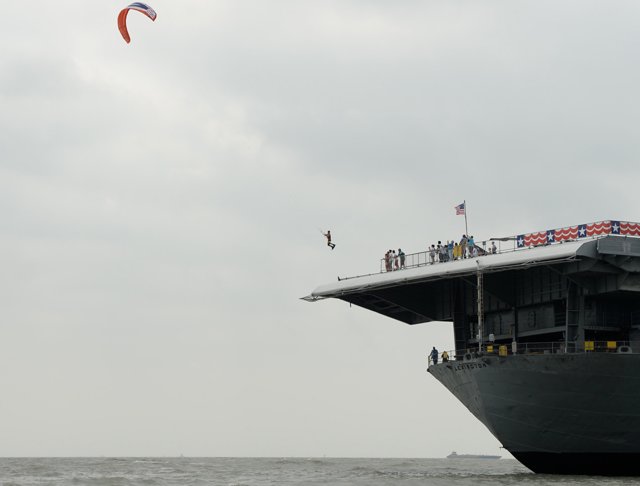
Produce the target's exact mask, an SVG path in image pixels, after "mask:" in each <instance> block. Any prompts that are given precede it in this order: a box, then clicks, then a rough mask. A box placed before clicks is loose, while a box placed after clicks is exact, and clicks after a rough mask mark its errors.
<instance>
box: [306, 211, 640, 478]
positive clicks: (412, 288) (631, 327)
mask: <svg viewBox="0 0 640 486" xmlns="http://www.w3.org/2000/svg"><path fill="white" fill-rule="evenodd" d="M639 237H640V223H632V222H626V221H616V220H607V221H600V222H596V223H588V224H581V225H576V226H571V227H566V228H558V229H551V230H545V231H539V232H534V233H528V234H524V235H515V236H513V237H509V238H502V239H501V240H502V242H501V244H500V246H501V247H504V246H507V247H509V246H510V248H501V249H500V251H498V252H497V253H495V254H493V253H491V254H490V253H489V252H487V251H486V246H480V245H478V247H477V254H478V256H477V257H475V258H464V259H459V260H455V261H444V262H437V263H434V264H431V261H430V260H431V259H430V256H429V255H428V253H426V252H423V253H416V254H412V255H407V256H406V258H405V261H404V265H402V264H401V265H400V268H399V269H398V270H394V271H388V270H389V269H390V268H393V266H391V267H390V266H388V265H384V263H383V264H382V265H381V271H380V272H379V273H375V274H370V275H365V276H359V277H352V278H344V279H339V281H338V282H336V283H333V284H329V285H324V286H321V287H318V288H316V289H315V290H314V291H313V292H312V293H311V294H310V295H309V296H307V297H304V299H305V300H309V301H316V300H321V299H325V298H337V299H341V300H344V301H347V302H350V303H352V304H354V305H358V306H361V307H364V308H366V309H370V310H372V311H374V312H378V313H380V314H383V315H386V316H388V317H391V318H393V319H396V320H398V321H401V322H404V323H407V324H410V325H414V324H419V323H425V322H429V321H450V322H451V323H452V326H453V331H454V336H455V349H454V350H451V351H449V352H448V355H449V359H448V360H447V361H445V362H443V361H442V359H439V360H438V362H437V363H433V362H432V361H430V366H429V368H428V371H429V373H431V374H432V375H433V376H434V377H435V378H436V379H437V380H439V381H440V382H441V383H442V384H443V385H444V386H445V387H446V388H447V389H448V390H449V391H450V392H451V393H453V394H454V395H455V396H456V397H457V398H458V399H459V400H460V401H461V402H462V403H463V404H464V405H465V406H466V407H467V408H468V409H469V410H470V411H471V413H472V414H473V415H475V416H476V417H477V418H478V420H480V421H481V422H482V423H483V424H484V425H485V426H486V427H487V428H488V429H489V431H490V432H491V433H492V434H493V435H494V436H495V437H496V438H497V439H498V440H499V441H500V442H501V443H502V445H503V447H504V448H506V449H507V450H508V451H509V452H510V453H511V454H513V456H514V457H516V458H517V459H518V460H519V461H520V462H522V463H523V464H524V465H525V466H527V467H528V468H530V469H531V470H532V471H534V472H537V473H550V474H585V475H611V476H623V475H631V476H640V238H639ZM505 242H506V243H505ZM445 260H446V259H445ZM403 267H404V268H403Z"/></svg>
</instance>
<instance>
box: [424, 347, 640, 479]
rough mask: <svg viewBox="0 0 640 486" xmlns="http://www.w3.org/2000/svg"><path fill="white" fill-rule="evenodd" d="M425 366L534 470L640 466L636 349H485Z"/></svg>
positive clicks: (608, 470) (617, 471) (636, 470)
mask: <svg viewBox="0 0 640 486" xmlns="http://www.w3.org/2000/svg"><path fill="white" fill-rule="evenodd" d="M429 372H430V373H431V374H432V375H433V376H434V377H435V378H437V379H438V380H439V381H440V382H441V383H442V384H443V385H444V386H445V387H446V388H447V389H448V390H449V391H450V392H451V393H453V394H454V395H455V396H456V397H457V398H458V399H459V400H460V401H461V402H462V403H463V404H464V405H465V406H466V407H467V408H468V409H469V410H470V411H471V413H473V414H474V415H475V416H476V417H477V418H478V419H479V420H480V421H481V422H482V423H483V424H484V425H485V426H486V427H487V428H488V429H489V430H490V431H491V433H492V434H493V435H494V436H495V437H496V438H497V439H498V440H499V441H500V442H501V443H502V445H503V446H504V447H505V448H506V449H507V450H508V451H509V452H511V453H512V454H513V455H514V456H515V457H516V458H517V459H518V460H520V461H521V462H522V463H523V464H525V465H526V466H527V467H529V468H530V469H532V470H533V471H535V472H544V473H565V474H608V475H638V474H640V460H639V459H640V355H637V354H618V353H598V354H554V355H545V354H542V355H517V356H508V357H505V358H499V357H497V356H484V357H480V358H475V359H472V360H469V361H450V362H448V363H441V364H438V365H434V366H430V367H429Z"/></svg>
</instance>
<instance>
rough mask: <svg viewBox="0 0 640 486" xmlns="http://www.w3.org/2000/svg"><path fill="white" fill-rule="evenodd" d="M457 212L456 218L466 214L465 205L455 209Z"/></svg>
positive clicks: (459, 205)
mask: <svg viewBox="0 0 640 486" xmlns="http://www.w3.org/2000/svg"><path fill="white" fill-rule="evenodd" d="M455 210H456V216H460V215H461V214H464V203H462V204H458V205H457V206H456V207H455Z"/></svg>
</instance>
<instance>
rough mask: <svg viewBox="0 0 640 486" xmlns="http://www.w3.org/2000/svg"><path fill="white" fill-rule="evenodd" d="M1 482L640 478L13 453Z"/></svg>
mask: <svg viewBox="0 0 640 486" xmlns="http://www.w3.org/2000/svg"><path fill="white" fill-rule="evenodd" d="M0 484H1V485H2V486H10V485H92V486H94V485H95V486H97V485H100V486H126V485H172V486H173V485H180V486H188V485H229V486H231V485H234V486H263V485H318V484H329V485H333V484H335V485H341V486H360V485H402V486H409V485H421V486H483V485H486V486H507V485H525V486H542V485H556V486H561V485H562V486H573V485H598V486H619V485H632V484H633V485H635V484H640V478H605V477H594V476H550V475H537V474H533V473H531V472H530V471H529V470H528V469H526V468H525V467H524V466H522V465H521V464H520V463H518V462H517V461H515V460H513V459H499V460H471V459H333V458H281V459H278V458H190V457H180V458H6V459H0Z"/></svg>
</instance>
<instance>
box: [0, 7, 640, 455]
mask: <svg viewBox="0 0 640 486" xmlns="http://www.w3.org/2000/svg"><path fill="white" fill-rule="evenodd" d="M126 3H127V2H122V4H118V3H117V2H113V1H92V2H80V1H78V0H58V1H56V2H50V1H44V0H40V1H35V2H31V3H30V4H29V6H28V8H26V7H25V5H24V4H23V3H20V2H8V1H5V2H3V5H2V10H3V13H2V16H1V17H0V43H1V45H2V46H3V47H2V49H0V218H1V221H2V224H1V225H0V231H1V234H0V262H1V268H2V269H3V271H2V273H1V274H0V275H1V276H0V302H1V303H0V369H2V370H3V372H2V373H0V389H1V390H2V399H1V400H0V435H1V436H2V437H3V438H4V440H3V441H1V442H0V456H22V455H46V456H49V455H55V456H65V455H121V456H126V455H179V454H184V455H203V456H235V455H242V456H244V455H248V456H319V455H327V456H412V457H422V456H426V457H434V456H436V457H437V456H443V455H446V454H448V453H449V452H450V451H451V450H457V451H458V452H496V451H497V450H498V449H497V447H498V443H497V441H496V440H495V439H494V438H493V437H492V436H491V435H490V434H489V432H488V431H486V430H485V429H484V427H483V426H482V425H481V424H480V423H479V422H478V421H476V420H475V419H474V418H473V417H472V416H471V414H470V413H469V412H468V411H466V409H465V408H464V407H463V406H462V405H460V404H459V403H458V402H457V401H455V399H454V398H453V397H452V396H451V395H450V394H449V393H448V392H447V391H446V390H445V389H444V388H443V387H442V386H441V385H440V384H439V383H437V382H436V380H435V379H433V378H431V377H430V375H428V374H427V373H426V371H425V370H426V353H427V350H428V349H430V347H431V346H432V345H436V346H438V347H439V348H440V349H446V348H452V347H453V336H452V330H451V327H450V325H448V324H443V323H431V324H424V325H419V326H413V327H412V326H406V325H404V324H401V323H398V322H395V321H392V320H389V319H387V318H383V317H380V316H378V315H377V314H374V313H371V312H368V311H364V310H362V309H359V308H356V307H353V308H349V306H348V305H347V304H345V303H343V302H336V301H327V302H322V303H316V304H309V303H305V302H303V301H300V300H298V298H299V297H301V296H303V295H306V294H308V293H309V292H310V291H311V290H312V289H313V288H315V287H316V286H317V285H319V284H324V283H328V282H331V281H335V279H336V276H337V275H341V276H344V275H354V274H361V273H369V272H374V271H376V270H377V269H378V268H379V263H378V261H379V258H381V257H382V255H383V254H384V252H385V251H386V250H387V249H389V248H396V249H397V248H398V247H402V248H403V249H404V250H405V252H407V253H411V252H417V251H421V250H423V249H424V248H425V247H426V245H427V244H431V243H435V242H436V241H437V240H446V239H448V238H459V237H460V235H461V234H462V233H463V232H464V219H463V218H462V217H456V216H455V215H454V210H453V207H454V206H455V205H456V204H459V203H460V202H462V200H463V199H466V200H467V202H468V211H469V224H470V227H469V231H470V233H471V234H473V235H475V237H476V239H479V240H481V239H485V238H489V237H491V236H497V235H505V234H509V235H511V234H517V233H523V232H529V231H536V230H543V229H546V228H554V227H560V226H567V225H573V224H578V223H583V222H591V221H598V220H601V219H609V218H612V219H621V220H628V221H637V220H638V219H640V215H639V214H637V208H638V203H639V202H640V201H639V199H640V196H639V195H638V194H639V193H638V191H637V189H636V185H637V180H638V176H639V175H640V174H639V171H640V169H639V167H640V165H639V164H638V163H637V159H638V156H639V154H640V137H638V131H639V126H640V125H639V121H640V110H639V108H640V106H639V103H640V98H639V97H638V95H637V92H638V86H639V85H640V67H639V66H640V63H639V62H638V60H639V59H638V52H639V49H638V47H639V45H640V30H638V28H637V26H638V21H639V20H640V6H639V5H638V3H637V2H632V1H610V2H600V1H598V2H592V1H585V0H580V1H557V0H556V1H541V0H536V1H511V2H502V1H499V2H498V1H496V2H494V1H485V2H477V1H455V0H454V1H451V0H447V1H441V2H434V1H422V2H418V1H414V0H401V1H395V2H391V1H387V2H382V1H379V0H368V1H367V0H339V1H338V0H324V1H322V2H319V1H316V2H308V1H300V0H297V1H270V2H266V1H248V0H247V1H244V0H233V1H232V0H215V1H214V0H208V1H195V0H180V1H179V2H178V1H171V2H170V1H167V0H154V1H153V3H152V6H153V7H154V8H155V9H156V11H157V12H158V19H157V21H156V22H155V23H152V22H150V21H149V20H148V19H146V18H145V17H143V16H142V15H140V14H137V13H135V12H133V13H132V14H130V16H129V30H130V33H131V37H132V42H131V44H130V45H126V44H125V43H124V41H123V40H122V38H120V34H119V33H118V30H117V27H116V16H117V14H118V11H119V9H120V8H121V7H122V6H124V5H125V4H126ZM318 228H321V229H325V230H326V229H327V228H330V229H331V230H332V233H333V234H334V240H335V242H336V243H337V244H338V246H337V248H336V250H335V251H333V252H331V251H330V250H328V248H327V247H326V246H324V240H323V238H322V236H321V235H320V233H319V232H318Z"/></svg>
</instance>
